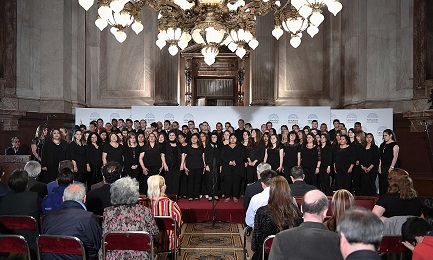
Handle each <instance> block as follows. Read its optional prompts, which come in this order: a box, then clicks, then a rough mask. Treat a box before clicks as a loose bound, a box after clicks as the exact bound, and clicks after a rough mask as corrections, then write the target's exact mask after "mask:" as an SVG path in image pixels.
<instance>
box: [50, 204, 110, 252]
mask: <svg viewBox="0 0 433 260" xmlns="http://www.w3.org/2000/svg"><path fill="white" fill-rule="evenodd" d="M42 234H48V235H62V236H75V237H77V238H79V239H80V240H81V241H82V242H83V244H84V247H85V248H86V254H87V257H88V258H87V259H98V250H99V248H100V247H101V237H102V230H101V225H100V224H99V223H98V220H97V219H96V217H95V215H93V213H91V212H87V211H86V210H85V209H84V208H83V207H82V206H81V205H80V204H79V203H78V202H76V201H72V200H68V201H65V202H63V203H62V205H61V206H60V209H58V210H54V211H52V212H51V213H50V214H48V215H47V216H46V217H45V219H44V224H43V226H42ZM46 259H48V260H49V259H77V260H78V259H81V257H79V256H75V255H60V256H58V255H57V256H55V255H46V257H45V258H44V260H46Z"/></svg>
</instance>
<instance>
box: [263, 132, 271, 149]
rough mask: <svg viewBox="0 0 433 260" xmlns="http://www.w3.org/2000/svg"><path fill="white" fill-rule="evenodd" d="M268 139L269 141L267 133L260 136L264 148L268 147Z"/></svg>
mask: <svg viewBox="0 0 433 260" xmlns="http://www.w3.org/2000/svg"><path fill="white" fill-rule="evenodd" d="M269 139H271V135H270V134H269V132H264V133H263V135H262V143H263V145H264V146H265V147H268V144H269Z"/></svg>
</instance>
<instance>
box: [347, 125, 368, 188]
mask: <svg viewBox="0 0 433 260" xmlns="http://www.w3.org/2000/svg"><path fill="white" fill-rule="evenodd" d="M351 129H352V128H351ZM353 131H355V130H354V129H353ZM349 133H350V130H349ZM349 139H350V137H349ZM350 145H351V146H352V147H353V149H354V150H355V154H356V161H355V166H354V167H353V173H352V182H353V186H352V192H353V193H354V194H355V195H357V196H359V195H361V193H362V191H361V189H362V182H361V174H362V170H361V166H360V165H359V157H360V155H361V151H362V150H363V149H364V147H365V133H364V131H362V130H361V131H358V132H356V133H355V140H354V141H353V142H352V143H351V144H350Z"/></svg>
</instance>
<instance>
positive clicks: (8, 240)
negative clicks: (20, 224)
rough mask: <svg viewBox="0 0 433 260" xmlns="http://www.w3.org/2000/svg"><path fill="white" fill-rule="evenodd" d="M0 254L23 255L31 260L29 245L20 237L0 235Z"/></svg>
mask: <svg viewBox="0 0 433 260" xmlns="http://www.w3.org/2000/svg"><path fill="white" fill-rule="evenodd" d="M0 253H23V254H26V259H29V260H30V259H31V257H30V250H29V245H28V244H27V241H26V239H25V238H24V237H23V236H20V235H0Z"/></svg>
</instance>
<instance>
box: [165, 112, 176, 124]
mask: <svg viewBox="0 0 433 260" xmlns="http://www.w3.org/2000/svg"><path fill="white" fill-rule="evenodd" d="M165 120H170V122H173V121H174V115H173V114H171V113H168V114H165V116H164V121H165Z"/></svg>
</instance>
